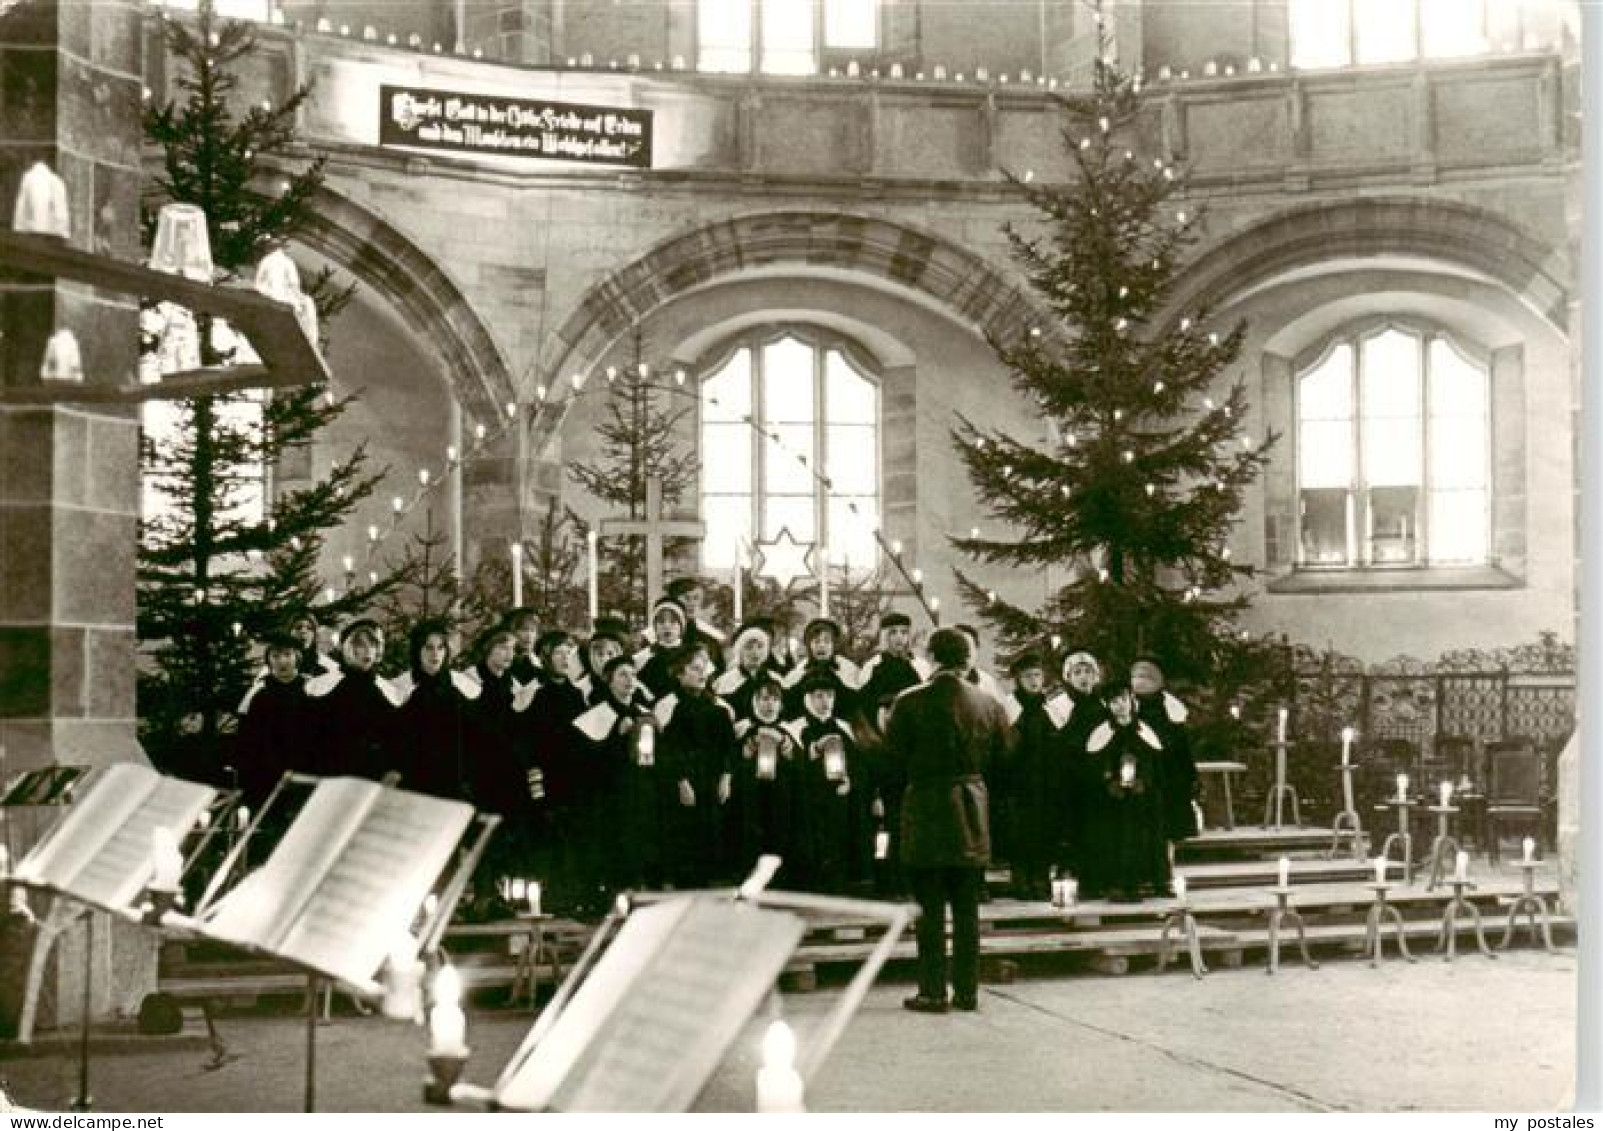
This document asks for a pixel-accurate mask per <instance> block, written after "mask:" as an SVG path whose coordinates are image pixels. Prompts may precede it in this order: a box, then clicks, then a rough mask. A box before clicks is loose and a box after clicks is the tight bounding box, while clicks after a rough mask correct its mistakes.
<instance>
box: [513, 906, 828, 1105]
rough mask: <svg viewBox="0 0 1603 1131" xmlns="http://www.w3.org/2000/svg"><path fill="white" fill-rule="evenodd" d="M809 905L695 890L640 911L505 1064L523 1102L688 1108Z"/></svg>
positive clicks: (759, 996) (797, 934)
mask: <svg viewBox="0 0 1603 1131" xmlns="http://www.w3.org/2000/svg"><path fill="white" fill-rule="evenodd" d="M804 928H805V924H804V923H803V921H802V919H801V917H800V916H798V915H795V914H792V913H791V912H788V911H776V910H772V909H767V908H762V907H759V906H757V905H756V904H753V903H746V902H735V901H732V900H729V899H727V898H709V897H706V896H686V897H684V898H682V899H669V900H666V901H664V902H662V903H658V904H653V905H651V906H648V907H643V908H640V909H638V910H636V911H634V912H633V913H631V914H630V916H629V919H628V921H627V922H625V923H624V925H623V929H622V930H621V931H619V933H618V937H617V938H616V939H614V940H613V941H612V944H611V946H610V947H609V948H608V949H607V952H606V954H605V955H604V956H603V957H602V959H601V961H600V962H599V963H598V964H597V965H596V967H595V969H594V970H593V971H592V972H591V973H590V976H589V977H588V978H586V979H585V981H584V984H583V985H582V986H580V988H579V991H578V992H577V993H576V994H575V995H574V997H573V999H572V1000H571V1001H570V1002H569V1003H568V1005H567V1007H566V1008H565V1009H564V1010H563V1011H562V1013H561V1015H560V1016H559V1017H558V1018H557V1019H556V1022H555V1024H553V1025H552V1026H551V1027H550V1028H549V1029H548V1030H547V1031H546V1032H545V1033H544V1035H543V1036H541V1035H540V1030H539V1029H538V1028H537V1029H536V1030H535V1031H534V1032H533V1033H531V1034H530V1037H529V1038H528V1039H527V1040H525V1042H524V1045H523V1047H521V1048H520V1049H519V1050H518V1052H517V1054H516V1055H515V1056H514V1057H513V1058H512V1060H511V1062H510V1063H509V1064H508V1065H507V1067H506V1070H505V1071H504V1072H503V1073H502V1074H501V1079H500V1081H499V1082H498V1083H497V1085H496V1090H495V1091H496V1102H497V1104H498V1105H499V1106H500V1107H502V1108H506V1109H512V1110H517V1111H563V1112H578V1111H686V1110H688V1109H689V1107H690V1105H691V1104H692V1103H694V1102H695V1100H696V1097H697V1095H699V1094H700V1092H701V1089H702V1088H703V1087H704V1086H705V1085H706V1082H707V1079H708V1078H709V1077H710V1076H711V1075H712V1073H713V1071H714V1070H715V1069H716V1068H717V1067H718V1064H719V1063H720V1062H721V1061H722V1060H723V1058H724V1056H725V1054H726V1053H727V1052H728V1050H729V1047H730V1045H731V1044H733V1042H734V1040H735V1038H736V1037H738V1036H739V1035H740V1032H741V1030H742V1029H743V1028H744V1026H745V1024H746V1022H747V1021H748V1020H749V1019H750V1018H751V1016H752V1014H753V1013H755V1012H756V1010H757V1008H758V1007H759V1006H760V1005H761V1004H762V1002H763V1000H764V998H765V997H766V996H767V995H768V993H769V991H771V990H772V989H773V986H774V980H775V979H776V978H778V977H779V974H780V972H781V970H783V968H784V965H785V962H786V961H787V960H788V959H789V958H790V955H791V952H792V951H793V950H795V948H796V945H797V944H798V943H799V942H800V941H801V937H802V932H803V930H804Z"/></svg>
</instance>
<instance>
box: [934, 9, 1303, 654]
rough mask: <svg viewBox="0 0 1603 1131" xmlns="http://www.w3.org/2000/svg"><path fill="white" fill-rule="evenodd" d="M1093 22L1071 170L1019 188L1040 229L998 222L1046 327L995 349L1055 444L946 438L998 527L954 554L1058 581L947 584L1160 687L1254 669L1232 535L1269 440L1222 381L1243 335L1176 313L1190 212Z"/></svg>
mask: <svg viewBox="0 0 1603 1131" xmlns="http://www.w3.org/2000/svg"><path fill="white" fill-rule="evenodd" d="M1096 19H1097V26H1098V28H1099V31H1100V32H1101V34H1100V46H1101V50H1100V58H1099V59H1098V61H1097V62H1096V63H1095V66H1094V77H1093V86H1092V89H1091V90H1090V91H1089V93H1085V94H1076V95H1069V96H1065V97H1063V98H1062V100H1061V101H1062V103H1063V106H1064V108H1065V111H1066V114H1067V119H1068V122H1067V125H1066V127H1065V130H1064V137H1065V143H1066V145H1067V148H1068V153H1069V155H1070V158H1071V161H1072V165H1073V167H1074V169H1075V170H1076V171H1077V176H1074V177H1072V178H1071V179H1070V180H1069V181H1068V183H1065V184H1062V185H1042V184H1038V183H1034V179H1033V177H1032V176H1031V175H1030V174H1028V173H1026V174H1024V175H1022V176H1015V177H1013V178H1012V181H1013V184H1014V185H1015V187H1016V188H1017V189H1018V191H1019V192H1020V193H1021V194H1022V196H1023V198H1024V199H1025V200H1026V201H1027V202H1028V203H1029V204H1030V205H1031V206H1032V207H1033V208H1034V209H1035V210H1036V211H1037V212H1038V213H1039V214H1040V226H1039V227H1038V228H1035V229H1032V230H1030V231H1025V230H1021V229H1020V228H1019V227H1018V226H1014V225H1009V226H1008V227H1007V228H1006V236H1007V239H1008V241H1009V244H1010V246H1011V251H1012V254H1013V255H1014V257H1015V259H1016V261H1017V262H1018V264H1019V265H1020V267H1021V268H1022V270H1023V273H1024V275H1025V277H1026V278H1027V280H1028V282H1029V284H1030V287H1031V289H1032V290H1033V292H1034V294H1035V296H1036V298H1037V299H1038V301H1039V306H1040V308H1041V309H1042V310H1043V311H1044V312H1049V315H1050V316H1049V317H1043V318H1042V320H1041V324H1039V325H1036V326H1032V327H1029V328H1028V329H1027V330H1025V331H1024V332H1022V333H1021V334H1019V335H1018V336H1017V337H1016V338H1007V339H1002V338H999V337H993V338H992V341H991V345H992V348H993V349H994V350H995V352H996V354H997V356H998V358H999V359H1000V360H1001V361H1002V363H1003V364H1004V365H1006V367H1007V368H1008V370H1009V371H1010V374H1011V377H1012V380H1013V384H1014V386H1015V387H1016V388H1017V389H1018V391H1019V392H1020V393H1021V394H1022V395H1023V396H1024V397H1025V398H1027V400H1028V402H1029V406H1030V412H1031V414H1032V415H1039V416H1040V417H1041V418H1042V419H1043V420H1044V421H1045V422H1046V424H1047V429H1048V437H1047V439H1046V440H1045V441H1044V442H1042V443H1035V444H1032V443H1030V442H1027V441H1026V440H1024V439H1021V438H1020V437H1018V436H1017V435H1013V434H1010V433H1008V432H1006V431H1000V430H997V429H988V428H982V427H979V426H977V425H975V424H974V423H972V422H971V421H969V420H966V419H962V420H960V422H959V425H958V427H957V428H956V429H955V430H954V433H953V437H954V441H955V443H956V445H957V448H958V450H959V452H960V453H961V455H962V459H963V461H964V463H965V465H966V467H967V470H968V474H969V478H970V480H971V481H972V483H973V485H974V488H975V490H976V492H977V493H978V495H979V498H980V499H981V500H982V502H983V503H984V505H985V506H986V508H987V509H988V510H989V512H990V514H991V515H992V516H993V517H994V519H996V520H998V521H999V522H1000V523H1001V524H1002V525H1003V526H1004V527H1005V528H1006V530H1005V531H1003V530H996V531H978V532H974V533H973V534H972V535H971V536H970V537H967V538H956V539H954V540H953V541H954V544H955V545H956V546H957V547H958V548H959V549H960V550H961V551H963V552H964V553H965V554H967V555H969V556H971V557H974V558H977V559H979V560H982V561H984V562H988V563H995V564H1002V565H1007V566H1012V567H1015V568H1021V569H1024V570H1027V571H1029V572H1031V573H1036V572H1039V571H1043V570H1046V569H1049V568H1054V567H1055V568H1057V569H1066V570H1067V573H1068V578H1069V579H1068V580H1067V581H1066V583H1064V584H1063V585H1061V586H1060V587H1058V588H1057V589H1056V591H1055V592H1052V593H1049V594H1048V596H1047V597H1046V600H1045V602H1044V604H1043V605H1042V606H1041V607H1039V608H1036V609H1027V608H1024V607H1021V606H1020V605H1017V604H1013V603H1010V602H1008V601H1007V600H1004V599H999V598H997V597H996V596H995V595H994V594H992V593H991V592H989V591H988V590H987V589H986V588H985V587H984V586H983V585H981V584H979V583H977V582H976V581H975V580H973V578H971V577H970V576H969V575H968V574H966V573H963V572H962V571H959V572H958V582H959V585H960V587H961V591H962V594H963V596H964V598H965V600H966V601H967V602H968V603H969V604H970V605H971V606H972V607H973V608H974V609H975V610H976V611H977V612H978V613H979V614H980V615H981V616H982V617H983V618H984V619H985V620H986V621H987V622H988V623H989V624H990V625H991V626H992V627H993V628H995V629H996V630H997V631H998V632H999V634H1000V636H1001V640H1002V643H1003V645H1004V646H1005V647H1010V648H1016V647H1021V646H1024V645H1026V644H1039V643H1040V642H1043V641H1047V640H1050V639H1051V637H1053V636H1054V635H1056V636H1058V637H1060V638H1061V640H1062V642H1063V643H1064V644H1066V645H1070V646H1075V647H1084V648H1088V649H1090V650H1091V651H1092V652H1094V653H1095V654H1096V655H1097V656H1098V657H1099V658H1101V660H1102V661H1103V664H1104V667H1105V669H1106V670H1108V671H1123V670H1127V665H1128V663H1129V661H1130V659H1131V657H1132V656H1133V655H1134V654H1136V653H1137V652H1141V651H1150V652H1155V653H1157V654H1158V655H1160V656H1161V657H1163V659H1164V661H1165V667H1166V669H1167V671H1168V674H1169V676H1170V678H1171V680H1172V681H1173V682H1176V683H1179V684H1181V685H1192V686H1196V685H1201V684H1206V683H1208V682H1209V677H1210V675H1211V674H1212V673H1216V672H1218V671H1220V670H1222V669H1225V668H1228V669H1229V670H1231V671H1233V672H1234V671H1238V670H1245V669H1246V668H1251V667H1253V665H1251V664H1246V665H1245V668H1244V667H1243V663H1244V661H1243V659H1242V653H1243V651H1244V650H1245V651H1246V652H1249V653H1251V652H1256V651H1257V646H1256V645H1254V644H1253V643H1252V642H1249V641H1246V640H1244V639H1243V637H1242V636H1241V635H1240V634H1239V633H1238V632H1237V631H1236V630H1235V627H1234V620H1235V618H1236V616H1237V615H1238V614H1239V613H1240V612H1241V611H1242V610H1243V609H1244V608H1246V606H1247V603H1248V597H1247V596H1246V594H1245V593H1244V592H1243V590H1242V588H1241V586H1240V583H1241V582H1242V581H1244V580H1246V579H1249V578H1250V577H1251V576H1252V573H1253V570H1252V568H1251V567H1250V566H1249V565H1247V564H1246V563H1244V562H1241V561H1238V560H1233V559H1232V557H1231V554H1230V548H1229V539H1230V533H1231V529H1232V527H1233V526H1234V525H1235V523H1236V522H1237V516H1238V514H1239V512H1240V510H1241V505H1242V496H1243V492H1244V491H1245V490H1246V489H1247V487H1248V486H1249V485H1250V484H1251V483H1252V482H1253V480H1254V479H1255V478H1256V477H1257V476H1258V474H1259V473H1260V471H1261V470H1262V468H1263V466H1264V464H1265V462H1266V460H1267V450H1268V448H1269V447H1270V445H1271V444H1272V443H1273V442H1274V437H1273V436H1272V435H1271V436H1268V437H1263V438H1258V437H1254V436H1252V435H1251V434H1249V433H1248V432H1247V431H1246V430H1245V429H1244V424H1245V421H1246V414H1247V402H1246V392H1245V389H1244V387H1243V385H1242V384H1241V382H1240V379H1239V377H1237V379H1236V380H1235V382H1234V383H1233V384H1230V385H1228V387H1226V388H1223V389H1221V388H1220V386H1221V384H1223V383H1224V379H1225V378H1226V376H1227V374H1229V373H1230V370H1231V367H1232V366H1233V365H1234V363H1235V362H1236V360H1237V357H1238V355H1239V353H1240V350H1241V343H1242V337H1243V333H1244V327H1243V326H1242V325H1239V324H1238V325H1236V326H1234V327H1231V328H1221V327H1216V326H1215V325H1214V322H1213V318H1212V315H1211V312H1210V311H1209V310H1207V309H1205V308H1192V309H1185V310H1174V309H1171V308H1170V305H1169V300H1170V298H1171V295H1172V293H1173V284H1174V281H1175V278H1176V272H1177V268H1178V267H1179V266H1180V265H1181V264H1182V262H1183V259H1184V256H1185V253H1186V250H1187V249H1188V248H1189V247H1190V246H1191V245H1192V244H1193V243H1194V242H1195V240H1196V236H1197V232H1198V225H1199V224H1200V222H1201V215H1200V213H1199V210H1198V208H1197V205H1196V204H1195V203H1194V202H1193V201H1192V200H1191V199H1190V198H1189V197H1188V194H1187V189H1186V177H1185V175H1184V172H1183V169H1182V167H1181V165H1180V163H1179V161H1178V159H1177V158H1176V156H1175V155H1172V154H1165V153H1159V154H1153V153H1150V152H1147V151H1145V150H1143V149H1142V147H1141V142H1140V140H1139V139H1140V138H1143V137H1146V136H1150V135H1151V134H1153V133H1154V132H1155V131H1153V130H1151V129H1150V124H1151V123H1150V122H1147V121H1144V120H1143V107H1142V103H1143V98H1142V91H1141V82H1140V80H1139V78H1137V77H1134V76H1132V75H1130V74H1129V73H1127V72H1124V71H1122V70H1120V69H1119V67H1118V66H1117V65H1116V64H1115V62H1114V61H1113V60H1112V59H1111V58H1109V55H1110V44H1109V40H1108V38H1107V33H1106V31H1105V30H1103V25H1102V15H1101V13H1100V11H1098V12H1097V15H1096ZM1242 678H1246V677H1245V676H1243V677H1242Z"/></svg>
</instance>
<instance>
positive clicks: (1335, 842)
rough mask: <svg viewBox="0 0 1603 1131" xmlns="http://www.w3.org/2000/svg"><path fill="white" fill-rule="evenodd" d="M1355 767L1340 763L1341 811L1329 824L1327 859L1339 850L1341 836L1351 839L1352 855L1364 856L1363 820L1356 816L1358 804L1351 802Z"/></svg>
mask: <svg viewBox="0 0 1603 1131" xmlns="http://www.w3.org/2000/svg"><path fill="white" fill-rule="evenodd" d="M1355 768H1356V767H1354V766H1353V764H1352V763H1351V762H1343V763H1342V764H1341V812H1340V813H1337V814H1336V819H1335V820H1334V821H1332V822H1331V826H1330V851H1329V852H1328V853H1326V855H1325V858H1326V859H1327V860H1334V859H1335V858H1336V854H1337V853H1338V852H1340V851H1341V841H1342V838H1343V837H1350V838H1351V839H1352V851H1353V857H1354V859H1357V860H1363V859H1364V858H1365V851H1366V845H1365V842H1364V839H1365V838H1364V822H1363V821H1362V820H1361V819H1360V818H1359V816H1358V806H1357V805H1355V804H1354V803H1353V770H1354V769H1355Z"/></svg>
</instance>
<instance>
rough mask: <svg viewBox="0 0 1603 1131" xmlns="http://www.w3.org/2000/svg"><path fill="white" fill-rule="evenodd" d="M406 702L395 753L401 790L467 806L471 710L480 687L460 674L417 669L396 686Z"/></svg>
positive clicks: (404, 676) (403, 705) (447, 670)
mask: <svg viewBox="0 0 1603 1131" xmlns="http://www.w3.org/2000/svg"><path fill="white" fill-rule="evenodd" d="M393 683H394V686H395V688H396V690H397V691H398V692H399V693H400V694H401V695H402V696H403V698H404V702H403V703H402V705H401V715H400V720H399V724H400V725H399V727H398V728H397V734H398V739H399V740H398V742H397V750H396V756H397V757H396V761H397V768H399V769H400V771H401V788H402V789H410V790H414V791H416V792H418V793H428V794H432V795H433V796H435V797H444V798H448V799H450V800H452V801H466V800H467V799H468V796H469V789H468V766H467V764H466V759H467V741H466V740H467V731H468V726H469V721H468V711H469V705H470V704H471V703H472V701H473V700H474V699H477V698H478V695H479V684H478V682H477V681H475V680H473V679H470V678H468V677H467V676H466V675H464V674H462V673H461V672H453V671H451V670H449V669H441V670H440V671H439V672H436V673H435V674H434V675H432V676H430V675H425V674H424V673H423V672H422V671H421V670H419V669H417V668H413V669H412V670H411V671H409V672H407V673H406V674H404V675H402V676H399V677H398V678H396V679H395V680H394V681H393Z"/></svg>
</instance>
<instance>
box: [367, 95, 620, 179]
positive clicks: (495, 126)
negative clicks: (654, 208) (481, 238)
mask: <svg viewBox="0 0 1603 1131" xmlns="http://www.w3.org/2000/svg"><path fill="white" fill-rule="evenodd" d="M379 103H380V105H379V144H380V145H405V146H411V147H413V148H421V149H435V150H443V151H447V152H453V153H493V154H496V155H498V156H502V157H533V158H540V159H544V160H549V161H577V162H581V163H583V164H587V165H621V166H626V167H629V168H635V169H649V168H650V167H651V111H650V110H639V109H635V108H631V107H609V106H580V105H577V104H574V103H569V102H534V101H529V100H527V99H522V98H501V97H498V96H495V95H485V94H462V93H459V92H456V91H448V90H426V89H420V88H417V87H405V86H389V85H387V84H386V85H383V86H380V87H379Z"/></svg>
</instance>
